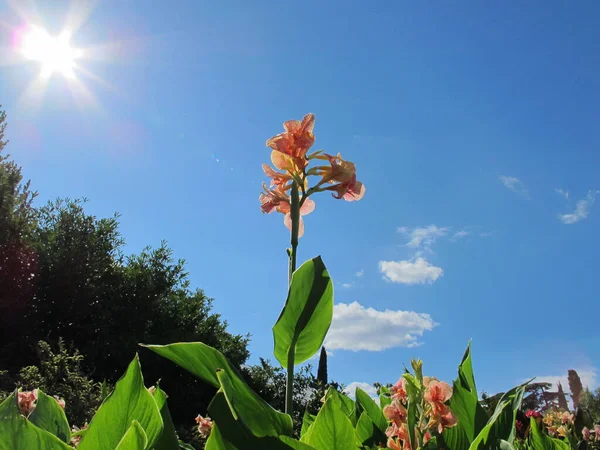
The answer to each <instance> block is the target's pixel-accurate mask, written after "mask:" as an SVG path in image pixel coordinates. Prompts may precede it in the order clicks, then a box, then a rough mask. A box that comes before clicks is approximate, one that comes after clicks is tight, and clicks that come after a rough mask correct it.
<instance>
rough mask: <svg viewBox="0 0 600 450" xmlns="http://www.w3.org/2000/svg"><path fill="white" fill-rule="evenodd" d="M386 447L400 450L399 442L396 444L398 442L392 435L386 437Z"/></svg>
mask: <svg viewBox="0 0 600 450" xmlns="http://www.w3.org/2000/svg"><path fill="white" fill-rule="evenodd" d="M387 448H391V449H392V450H402V447H401V446H400V444H398V442H396V441H395V440H394V438H392V437H388V440H387Z"/></svg>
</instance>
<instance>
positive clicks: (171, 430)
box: [152, 384, 179, 450]
mask: <svg viewBox="0 0 600 450" xmlns="http://www.w3.org/2000/svg"><path fill="white" fill-rule="evenodd" d="M152 396H153V397H154V401H155V402H156V406H157V407H158V410H159V411H160V416H161V417H162V421H163V431H162V433H161V434H160V437H159V438H158V440H157V441H156V444H154V448H153V450H173V449H177V447H178V446H179V444H178V439H177V432H176V431H175V426H174V425H173V419H172V418H171V412H170V411H169V407H168V406H167V397H168V396H167V394H166V393H165V391H163V390H162V389H161V388H160V387H159V386H158V384H157V385H156V388H155V390H154V393H153V394H152Z"/></svg>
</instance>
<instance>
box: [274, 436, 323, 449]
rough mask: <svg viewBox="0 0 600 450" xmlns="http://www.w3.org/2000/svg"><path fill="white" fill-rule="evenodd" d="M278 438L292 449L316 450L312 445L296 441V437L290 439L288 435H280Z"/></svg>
mask: <svg viewBox="0 0 600 450" xmlns="http://www.w3.org/2000/svg"><path fill="white" fill-rule="evenodd" d="M279 439H280V440H281V442H283V443H284V444H285V445H287V446H288V448H290V449H293V450H317V449H315V448H314V447H312V446H310V445H308V444H305V443H304V442H300V441H297V440H296V439H292V438H291V437H289V436H280V437H279Z"/></svg>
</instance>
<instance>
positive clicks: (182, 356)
mask: <svg viewBox="0 0 600 450" xmlns="http://www.w3.org/2000/svg"><path fill="white" fill-rule="evenodd" d="M140 345H141V346H142V347H146V348H148V349H150V350H152V351H153V352H155V353H158V354H159V355H160V356H162V357H163V358H167V359H169V360H171V361H173V362H174V363H175V364H177V365H178V366H179V367H182V368H183V369H185V370H187V371H188V372H190V373H191V374H192V375H194V376H196V377H198V378H200V379H201V380H202V381H204V382H205V383H208V384H211V385H213V386H214V387H216V388H218V387H219V386H220V384H219V380H218V379H217V370H219V369H222V370H225V371H227V372H228V373H229V374H233V373H235V372H234V370H233V369H232V367H231V365H230V364H229V361H227V358H226V357H225V356H224V355H223V354H222V353H221V352H220V351H218V350H217V349H215V348H212V347H210V346H208V345H206V344H203V343H202V342H178V343H175V344H169V345H144V344H140ZM236 375H237V374H236Z"/></svg>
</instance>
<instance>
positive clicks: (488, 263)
mask: <svg viewBox="0 0 600 450" xmlns="http://www.w3.org/2000/svg"><path fill="white" fill-rule="evenodd" d="M23 3H25V2H8V3H6V2H5V3H3V4H2V5H1V6H0V31H1V33H2V42H1V44H2V46H3V50H2V51H1V52H2V53H0V62H2V63H4V64H3V65H2V67H1V70H2V76H1V80H2V81H1V83H0V102H1V103H2V104H3V107H4V109H6V110H7V112H8V114H9V128H8V130H7V135H8V138H9V139H10V140H11V143H10V144H9V150H10V152H11V153H12V155H13V157H14V159H15V160H16V161H18V162H19V163H20V164H22V165H23V169H24V173H25V176H26V177H28V178H31V179H32V181H33V185H34V187H35V188H36V189H37V190H39V192H40V197H39V199H40V201H46V200H48V199H52V198H55V197H58V196H63V197H64V196H69V197H88V198H89V199H90V201H89V204H88V210H89V211H90V212H91V213H94V214H97V215H99V216H107V215H111V214H112V213H113V212H115V211H118V212H120V213H122V218H121V224H122V225H121V230H122V232H123V234H124V236H125V238H126V240H127V250H128V251H129V252H137V251H139V250H141V249H142V248H143V247H144V246H145V245H148V244H153V245H155V246H156V245H159V243H160V241H161V240H162V239H166V240H167V241H168V242H169V244H170V245H171V246H172V247H173V249H174V250H175V254H176V256H177V257H183V258H185V259H186V260H187V261H188V268H189V271H190V274H191V275H190V276H191V280H192V283H193V285H194V286H198V287H201V288H203V289H204V290H205V291H206V293H207V294H208V295H209V296H211V297H214V298H215V299H216V300H215V304H214V305H215V310H216V311H218V312H220V313H222V315H223V317H224V318H225V319H226V320H227V321H228V322H229V324H230V330H231V331H233V332H238V333H247V332H249V333H251V334H252V343H251V347H250V348H251V351H252V355H253V356H252V360H251V362H254V361H257V359H258V356H263V357H271V355H272V335H271V327H272V325H273V324H274V322H275V320H276V319H277V316H278V314H279V311H280V309H281V306H282V305H283V302H284V299H285V293H286V283H287V279H286V270H287V267H286V257H285V251H284V249H285V247H286V245H287V242H288V235H287V230H286V229H285V228H284V226H283V224H282V217H281V216H275V215H271V216H265V215H262V214H261V213H260V209H259V203H258V194H259V192H260V189H261V183H262V182H263V181H266V180H265V178H264V176H263V174H262V171H261V168H260V166H261V164H262V163H263V162H267V161H268V160H269V150H268V149H267V148H266V147H265V145H264V142H265V140H266V139H267V138H269V137H270V136H272V135H274V134H276V133H279V132H280V131H281V124H282V122H283V121H284V120H289V119H300V118H301V117H302V116H303V115H304V114H306V113H308V112H313V113H314V114H315V115H316V127H315V134H316V138H317V140H316V143H315V147H314V148H315V149H325V150H326V151H327V152H330V153H337V152H341V153H342V155H343V156H344V157H345V158H347V159H350V160H352V161H354V162H355V163H356V165H357V171H358V177H359V179H360V180H362V181H363V182H364V183H365V185H366V187H367V193H366V195H365V197H364V198H363V199H362V200H361V201H360V202H357V203H352V204H351V203H346V202H343V201H336V200H334V199H332V198H331V197H329V196H328V195H326V194H321V195H320V196H318V197H316V198H315V200H316V203H317V208H316V210H315V212H314V213H313V214H311V215H310V216H308V217H307V218H306V220H305V223H306V234H305V236H304V237H303V238H302V239H301V244H300V249H299V258H300V260H305V259H308V258H310V257H313V256H316V255H318V254H321V255H322V256H323V259H324V261H325V263H326V264H327V266H328V268H329V271H330V273H331V275H332V277H333V279H334V281H335V283H336V284H335V289H336V290H335V301H336V310H335V320H334V324H333V327H332V330H331V333H330V335H329V337H328V344H329V345H330V348H331V349H332V351H333V356H332V357H331V358H330V361H329V366H330V368H329V373H330V375H331V377H332V378H334V379H336V380H338V381H341V382H344V383H346V384H349V383H351V382H363V383H372V382H374V381H382V382H393V381H395V380H396V379H397V378H398V376H399V375H400V374H401V372H402V368H403V364H408V362H409V361H410V358H411V357H412V356H420V357H421V358H422V359H423V360H424V361H425V371H426V372H427V373H429V374H431V375H435V376H438V377H439V378H442V379H446V380H451V379H453V378H454V377H455V373H456V366H457V364H458V362H459V361H460V358H461V355H462V353H463V351H464V348H465V346H466V344H467V342H468V340H469V339H472V340H473V351H474V358H475V370H476V377H477V380H478V387H479V388H480V389H482V390H486V391H488V392H496V391H499V390H503V389H507V388H509V387H510V386H512V385H514V384H516V383H518V382H520V381H522V380H523V379H526V378H528V377H532V376H540V377H543V378H547V379H551V380H556V379H557V377H560V376H565V375H566V371H567V369H570V368H575V369H578V370H579V371H580V372H581V373H582V375H583V376H582V378H584V383H587V384H589V385H590V387H594V386H597V385H598V383H599V381H600V374H599V373H598V372H597V371H598V369H597V368H598V367H600V354H599V353H598V348H600V331H598V330H599V328H598V317H599V316H598V261H597V255H598V254H599V253H600V238H599V235H598V230H599V229H600V227H599V225H600V205H594V200H595V197H596V194H597V190H598V189H600V177H599V175H598V167H599V165H600V152H599V148H598V146H599V144H600V127H599V126H598V121H599V119H600V109H599V106H598V105H599V104H600V102H599V100H600V78H599V77H598V74H599V73H600V31H599V30H600V26H599V25H600V24H599V22H598V17H600V4H598V3H597V2H594V1H581V2H577V3H566V2H559V1H545V2H530V3H528V4H527V5H524V4H523V3H522V2H517V1H505V2H453V1H446V2H392V1H381V2H366V1H347V2H343V3H342V2H316V1H314V2H313V1H306V2H301V3H298V2H294V3H292V2H275V1H273V2H266V1H264V2H262V1H259V2H243V1H237V2H234V1H223V2H208V1H197V0H194V1H191V0H190V1H183V0H181V1H178V2H159V3H157V4H155V5H153V7H152V8H150V7H148V6H147V5H148V3H147V2H144V1H142V0H138V1H134V0H131V1H127V2H123V1H116V0H112V1H103V2H98V3H97V4H96V5H95V7H93V8H92V7H90V8H87V9H86V8H81V5H82V4H83V3H82V2H79V5H80V8H79V9H74V8H73V7H70V2H66V1H65V2H61V1H52V2H50V1H47V2H41V1H40V2H38V3H37V5H38V9H37V13H36V14H34V13H33V10H32V9H31V8H29V7H28V8H29V9H25V8H24V7H23ZM33 3H35V2H33ZM69 11H71V13H70V14H69ZM36 17H37V19H36ZM27 21H37V22H36V23H40V24H43V26H45V27H46V28H47V30H48V31H49V32H50V33H51V34H58V33H59V32H60V31H61V30H62V29H63V27H64V26H65V23H68V24H69V26H70V27H72V26H73V25H74V24H77V25H78V27H77V29H75V30H74V32H73V36H72V39H71V43H72V45H73V46H75V47H79V48H82V49H84V53H83V56H84V58H82V59H81V60H79V61H78V65H79V68H78V69H77V70H76V79H75V80H68V79H66V78H65V77H63V76H61V75H60V74H53V75H52V77H51V78H50V79H49V80H48V83H47V86H46V87H45V89H44V90H43V95H42V94H41V92H42V90H41V89H37V90H36V86H38V85H36V84H35V80H36V79H37V77H38V73H39V71H40V66H39V64H38V63H36V62H32V61H23V60H22V58H20V56H19V55H17V54H16V53H15V51H14V48H11V47H10V36H11V34H14V30H15V29H17V27H20V26H22V25H23V24H24V23H25V22H27ZM557 190H561V191H560V192H558V191H557ZM567 192H568V196H567V195H566V193H567ZM357 274H358V275H357ZM359 275H360V276H359ZM415 345H417V346H415ZM407 346H412V347H407ZM271 358H272V357H271ZM272 359H273V360H274V358H272Z"/></svg>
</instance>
